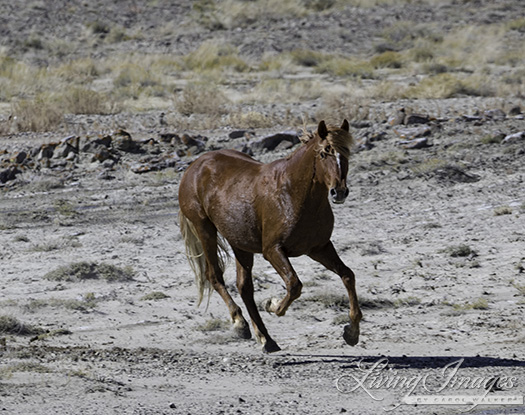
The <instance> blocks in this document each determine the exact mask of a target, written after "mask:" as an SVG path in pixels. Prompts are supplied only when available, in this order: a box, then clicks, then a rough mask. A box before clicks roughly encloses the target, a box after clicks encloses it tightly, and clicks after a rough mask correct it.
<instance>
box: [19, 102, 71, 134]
mask: <svg viewBox="0 0 525 415" xmlns="http://www.w3.org/2000/svg"><path fill="white" fill-rule="evenodd" d="M12 112H13V114H14V116H15V117H16V123H17V126H18V130H19V131H49V130H52V129H54V128H56V127H57V126H59V125H60V123H61V122H62V119H63V116H64V112H63V110H62V109H61V107H60V105H59V104H58V103H57V101H56V99H55V98H54V97H52V96H51V95H48V94H45V95H43V94H41V95H38V96H37V97H36V98H35V99H27V100H26V99H24V100H20V101H18V102H15V103H14V104H13V109H12Z"/></svg>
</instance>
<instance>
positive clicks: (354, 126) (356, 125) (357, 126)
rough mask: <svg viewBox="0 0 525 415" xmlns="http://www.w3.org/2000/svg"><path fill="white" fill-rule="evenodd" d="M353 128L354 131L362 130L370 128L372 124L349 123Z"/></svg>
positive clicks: (365, 122) (367, 122)
mask: <svg viewBox="0 0 525 415" xmlns="http://www.w3.org/2000/svg"><path fill="white" fill-rule="evenodd" d="M351 125H352V127H353V128H356V129H362V128H370V127H371V126H372V124H371V123H370V122H369V121H354V122H352V123H351Z"/></svg>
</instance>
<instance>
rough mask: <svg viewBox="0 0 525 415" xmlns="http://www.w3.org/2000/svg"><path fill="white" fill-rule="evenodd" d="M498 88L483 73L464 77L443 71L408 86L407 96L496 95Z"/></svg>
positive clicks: (436, 97) (442, 97)
mask: <svg viewBox="0 0 525 415" xmlns="http://www.w3.org/2000/svg"><path fill="white" fill-rule="evenodd" d="M495 94H496V89H495V87H494V86H493V84H492V82H491V80H490V79H488V78H487V77H486V76H483V75H473V76H470V77H467V78H464V79H460V78H459V77H457V76H455V75H452V74H449V73H442V74H438V75H435V76H430V77H428V78H424V79H423V80H421V82H419V84H417V85H415V86H413V87H411V88H408V89H407V91H406V97H407V98H435V99H446V98H455V97H458V96H461V95H469V96H494V95H495Z"/></svg>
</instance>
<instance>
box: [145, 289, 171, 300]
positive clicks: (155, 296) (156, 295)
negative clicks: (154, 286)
mask: <svg viewBox="0 0 525 415" xmlns="http://www.w3.org/2000/svg"><path fill="white" fill-rule="evenodd" d="M166 298H170V296H169V295H167V294H164V293H163V292H161V291H153V292H151V293H149V294H146V295H143V296H142V297H140V300H141V301H158V300H164V299H166Z"/></svg>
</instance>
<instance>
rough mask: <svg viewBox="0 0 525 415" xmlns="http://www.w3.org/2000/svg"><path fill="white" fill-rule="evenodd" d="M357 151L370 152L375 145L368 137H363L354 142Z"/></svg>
mask: <svg viewBox="0 0 525 415" xmlns="http://www.w3.org/2000/svg"><path fill="white" fill-rule="evenodd" d="M356 147H357V151H366V150H372V149H373V148H374V147H375V145H374V144H372V140H371V139H370V137H363V138H361V139H359V140H357V142H356Z"/></svg>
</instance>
